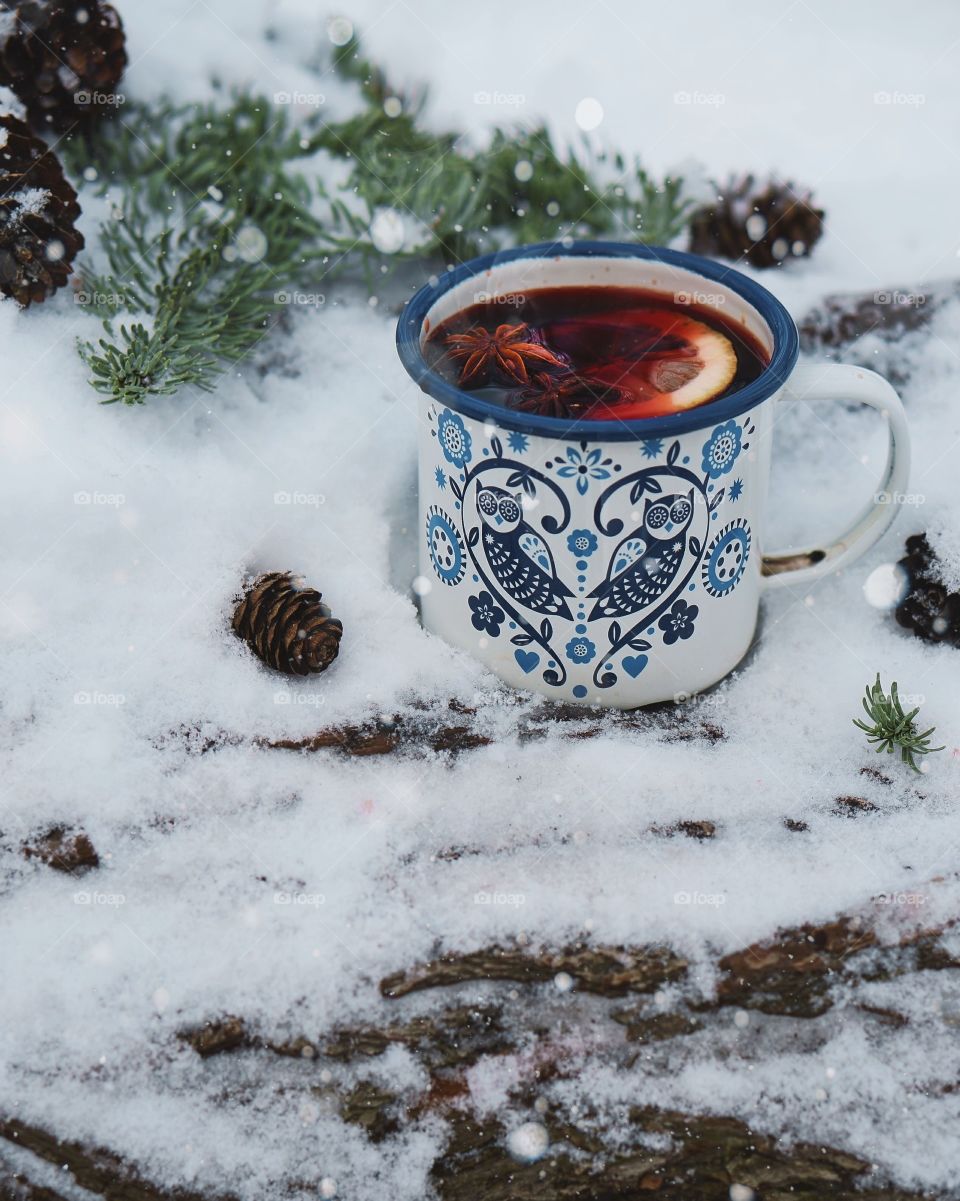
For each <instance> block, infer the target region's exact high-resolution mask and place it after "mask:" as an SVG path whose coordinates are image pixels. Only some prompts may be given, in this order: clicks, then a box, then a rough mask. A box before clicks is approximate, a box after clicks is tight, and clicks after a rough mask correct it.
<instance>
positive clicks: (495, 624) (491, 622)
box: [467, 591, 506, 638]
mask: <svg viewBox="0 0 960 1201" xmlns="http://www.w3.org/2000/svg"><path fill="white" fill-rule="evenodd" d="M467 604H468V605H469V606H470V608H471V610H472V614H471V617H470V620H471V621H472V622H473V628H474V629H475V630H480V631H481V633H487V634H489V635H490V637H491V638H497V637H498V636H499V634H500V627H501V625H503V621H504V618H505V617H506V613H504V611H503V610H502V609H501V608H500V606H499V605H498V604H497V603H496V602H495V601H494V599H493V597H492V596H491V595H490V593H489V592H486V591H484V592H481V593H480V595H479V596H469V597H467Z"/></svg>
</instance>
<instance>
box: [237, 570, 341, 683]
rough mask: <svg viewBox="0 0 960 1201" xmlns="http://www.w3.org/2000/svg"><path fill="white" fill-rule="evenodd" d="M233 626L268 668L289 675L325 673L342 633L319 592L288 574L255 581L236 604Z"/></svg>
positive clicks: (272, 573) (338, 648) (268, 575)
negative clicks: (273, 668)
mask: <svg viewBox="0 0 960 1201" xmlns="http://www.w3.org/2000/svg"><path fill="white" fill-rule="evenodd" d="M233 628H234V631H235V632H236V633H237V634H238V635H239V637H241V638H242V639H243V640H244V641H245V642H246V643H247V645H248V646H249V647H250V649H251V650H252V651H253V653H254V654H255V655H257V656H258V657H259V658H260V659H262V660H263V662H264V663H266V664H267V666H268V667H275V668H276V669H277V671H284V672H286V673H287V674H288V675H293V676H305V675H309V674H310V672H316V671H325V670H326V669H327V668H328V667H329V666H330V664H331V663H332V662H333V661H334V659H336V657H337V654H338V652H339V650H340V638H341V636H342V634H343V626H342V624H341V623H340V622H339V621H337V619H336V618H335V617H331V616H330V610H329V608H328V607H327V606H326V605H325V604H323V602H322V600H321V596H320V593H319V592H317V590H316V589H315V588H308V587H307V586H306V584H305V582H304V581H303V580H302V579H301V578H300V577H298V576H295V575H293V574H292V573H291V572H289V571H271V572H268V573H267V574H266V575H262V576H259V577H258V578H257V579H256V580H254V582H253V583H252V584H251V585H250V587H249V588H248V589H247V592H246V594H245V595H244V597H243V598H242V599H241V600H240V602H239V604H238V605H237V608H236V611H235V613H234V615H233Z"/></svg>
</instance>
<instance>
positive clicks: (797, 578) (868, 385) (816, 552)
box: [760, 363, 910, 588]
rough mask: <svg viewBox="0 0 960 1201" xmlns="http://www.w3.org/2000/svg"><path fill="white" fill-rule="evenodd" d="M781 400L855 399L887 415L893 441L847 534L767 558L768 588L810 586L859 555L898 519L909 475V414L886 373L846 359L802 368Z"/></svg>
mask: <svg viewBox="0 0 960 1201" xmlns="http://www.w3.org/2000/svg"><path fill="white" fill-rule="evenodd" d="M782 399H783V400H785V401H788V402H795V401H813V400H840V401H856V402H859V403H860V404H866V405H870V407H871V408H874V409H877V410H878V412H880V413H883V414H884V416H885V417H886V419H887V423H888V432H889V435H890V445H889V449H888V451H887V463H886V466H885V467H884V469H883V474H882V476H881V477H880V481H879V483H878V485H877V489H876V492H875V493H874V497H873V500H872V501H871V502H870V503H869V504H868V505H867V506H866V508H865V509H864V510H863V511H862V512H861V513H860V515H859V516H858V517H857V519H856V520H855V521H854V522H853V524H852V525H851V526H850V527H849V529H847V531H846V532H845V533H844V534H841V535H840V537H839V538H837V539H836V540H835V541H833V542H828V543H827V544H826V545H823V546H812V547H808V548H807V549H805V550H794V551H779V552H774V553H773V554H769V555H764V556H763V564H762V566H761V569H760V570H761V575H762V576H763V577H764V583H765V584H766V586H767V587H768V588H779V587H783V586H785V585H792V584H801V585H802V584H809V583H812V581H813V580H817V579H820V578H821V577H822V576H824V575H827V574H828V573H829V572H831V571H835V570H836V569H837V568H838V567H843V566H844V565H846V564H847V563H852V562H853V560H854V559H856V558H859V556H860V555H862V554H863V552H864V551H865V550H868V549H869V548H870V547H871V546H873V544H874V542H876V541H877V539H878V538H879V537H880V536H881V534H883V533H885V532H886V530H887V529H888V528H889V526H890V524H891V522H892V521H893V519H894V517H896V515H897V506H898V505H899V504H900V501H901V497H902V495H903V493H904V491H905V489H906V486H907V481H908V479H909V477H910V435H909V433H908V431H907V419H906V415H905V414H904V411H903V405H902V404H901V403H900V397H899V396H898V395H897V393H896V392H895V391H894V389H893V386H892V385H891V384H890V383H888V381H887V380H885V379H884V378H883V376H882V375H877V373H876V372H875V371H868V370H866V368H863V367H854V366H851V365H850V364H846V363H826V364H824V363H821V364H819V365H817V364H813V365H810V366H803V367H798V368H796V370H795V371H794V372H793V374H792V375H791V377H790V379H789V380H788V381H787V383H786V385H785V386H784V390H783V394H782Z"/></svg>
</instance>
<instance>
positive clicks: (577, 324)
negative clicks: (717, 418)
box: [541, 307, 737, 421]
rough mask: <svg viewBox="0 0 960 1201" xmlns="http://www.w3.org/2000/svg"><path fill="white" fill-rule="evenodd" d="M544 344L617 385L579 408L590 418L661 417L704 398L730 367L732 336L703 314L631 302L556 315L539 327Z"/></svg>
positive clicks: (717, 388)
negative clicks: (578, 313)
mask: <svg viewBox="0 0 960 1201" xmlns="http://www.w3.org/2000/svg"><path fill="white" fill-rule="evenodd" d="M541 332H542V334H543V337H544V340H545V342H546V343H547V345H548V346H551V347H553V348H554V349H555V350H557V351H559V352H560V353H562V354H564V355H566V356H568V357H569V358H570V360H571V361H572V362H573V363H575V364H576V366H577V369H578V370H579V371H580V372H582V373H583V374H584V375H585V376H589V377H590V379H591V380H592V381H596V383H597V384H601V385H606V386H607V387H608V388H609V389H611V390H613V391H614V392H615V393H616V396H617V399H616V400H611V399H609V398H607V397H604V396H603V395H602V394H600V395H599V396H598V400H597V403H596V404H595V405H593V406H592V407H591V408H590V409H589V410H588V411H587V412H585V413H583V414H581V416H582V417H583V418H584V419H586V420H590V421H598V420H599V421H603V420H610V421H632V420H636V419H637V418H642V417H662V416H664V415H666V414H668V413H678V412H682V411H683V410H685V409H691V408H693V407H694V406H696V405H701V404H706V403H707V402H708V401H710V400H713V399H714V398H715V397H717V396H719V395H720V394H721V393H722V392H724V391H725V390H726V389H727V388H728V387H729V386H730V383H731V381H732V380H733V378H734V376H735V374H736V371H737V353H736V350H735V349H734V347H733V343H732V342H731V341H730V339H729V338H728V337H726V335H724V334H722V333H721V332H720V331H719V330H718V329H713V328H711V327H710V326H709V325H707V324H705V323H704V322H703V321H697V320H696V319H695V318H693V317H687V316H686V315H685V314H683V313H677V312H676V311H674V310H669V309H657V308H652V307H651V308H642V307H638V308H632V309H620V310H616V311H613V312H609V313H590V314H586V315H584V316H583V317H576V318H560V319H558V320H556V321H548V322H546V323H545V324H544V325H543V326H542V327H541Z"/></svg>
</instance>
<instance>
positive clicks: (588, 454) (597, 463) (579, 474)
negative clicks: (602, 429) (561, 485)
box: [547, 442, 610, 496]
mask: <svg viewBox="0 0 960 1201" xmlns="http://www.w3.org/2000/svg"><path fill="white" fill-rule="evenodd" d="M601 459H603V451H601V450H600V448H599V447H596V446H595V447H594V448H593V450H587V444H586V442H581V443H580V449H579V450H577V448H576V447H575V446H568V447H567V461H566V463H561V465H560V466H559V467H557V475H559V476H563V478H564V479H571V478H575V479H576V481H577V491H578V492H579V493H580V495H581V496H585V495H586V493H587V489H588V488H589V487H590V481H591V480H608V479H609V478H610V471H609V469H608V468H609V464H610V460H609V459H603V461H602V462H601ZM547 466H548V467H549V466H550V464H549V463H548V464H547Z"/></svg>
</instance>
